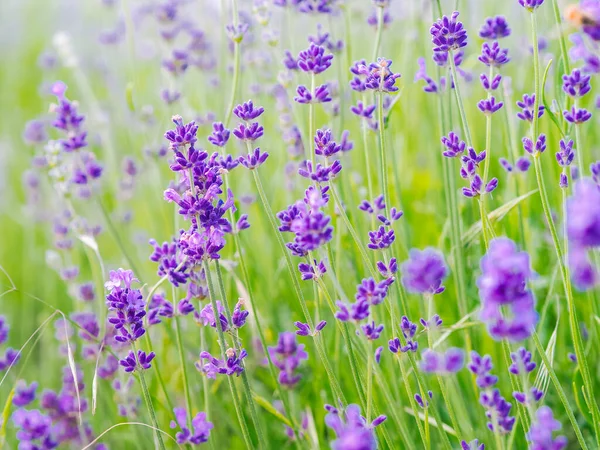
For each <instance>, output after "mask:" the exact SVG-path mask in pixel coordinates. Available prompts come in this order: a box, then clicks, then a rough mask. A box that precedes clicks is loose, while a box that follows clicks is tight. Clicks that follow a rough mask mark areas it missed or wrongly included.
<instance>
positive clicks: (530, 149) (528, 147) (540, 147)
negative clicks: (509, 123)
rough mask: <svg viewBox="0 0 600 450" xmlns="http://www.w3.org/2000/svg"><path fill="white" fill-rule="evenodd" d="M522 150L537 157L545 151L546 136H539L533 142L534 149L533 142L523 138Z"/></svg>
mask: <svg viewBox="0 0 600 450" xmlns="http://www.w3.org/2000/svg"><path fill="white" fill-rule="evenodd" d="M523 150H525V151H526V152H527V153H529V154H530V155H533V156H537V155H538V154H540V153H543V152H544V150H546V135H545V134H540V135H539V136H538V138H537V140H536V141H535V147H534V146H533V141H532V140H531V139H529V138H526V137H524V138H523Z"/></svg>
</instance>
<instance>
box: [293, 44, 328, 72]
mask: <svg viewBox="0 0 600 450" xmlns="http://www.w3.org/2000/svg"><path fill="white" fill-rule="evenodd" d="M332 59H333V55H326V54H325V48H324V47H321V46H319V45H315V44H314V43H311V44H310V46H309V47H308V48H307V49H306V50H303V51H301V52H300V53H299V54H298V67H299V68H300V69H301V70H302V71H303V72H310V73H312V74H314V75H316V74H319V73H321V72H324V71H326V70H327V69H329V67H330V66H331V60H332Z"/></svg>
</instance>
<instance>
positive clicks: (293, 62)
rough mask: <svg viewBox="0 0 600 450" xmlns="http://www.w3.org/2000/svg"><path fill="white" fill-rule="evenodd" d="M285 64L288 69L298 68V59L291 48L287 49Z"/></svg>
mask: <svg viewBox="0 0 600 450" xmlns="http://www.w3.org/2000/svg"><path fill="white" fill-rule="evenodd" d="M283 65H284V66H285V67H286V68H287V69H288V70H298V60H297V59H296V58H294V57H293V56H292V53H291V52H290V51H289V50H286V51H285V58H283Z"/></svg>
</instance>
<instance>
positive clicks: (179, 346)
mask: <svg viewBox="0 0 600 450" xmlns="http://www.w3.org/2000/svg"><path fill="white" fill-rule="evenodd" d="M173 291H175V287H173ZM173 304H176V302H175V297H173ZM175 335H176V336H177V351H178V353H179V364H180V365H181V374H182V376H183V394H184V396H185V404H186V406H187V421H188V426H191V424H192V416H193V412H192V396H191V395H190V384H189V380H188V373H187V369H186V367H185V365H186V364H185V362H186V359H185V355H184V351H183V340H182V338H181V326H180V324H179V316H178V315H175Z"/></svg>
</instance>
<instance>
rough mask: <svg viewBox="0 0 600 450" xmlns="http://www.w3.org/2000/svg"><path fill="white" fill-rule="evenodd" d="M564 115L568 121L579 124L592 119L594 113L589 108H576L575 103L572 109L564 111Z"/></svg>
mask: <svg viewBox="0 0 600 450" xmlns="http://www.w3.org/2000/svg"><path fill="white" fill-rule="evenodd" d="M563 116H564V118H565V120H566V121H567V122H571V123H574V124H576V125H579V124H582V123H585V122H587V121H588V120H590V119H591V118H592V113H590V112H589V111H588V110H587V109H584V108H576V107H575V105H573V106H572V107H571V110H570V111H568V110H564V111H563Z"/></svg>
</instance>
